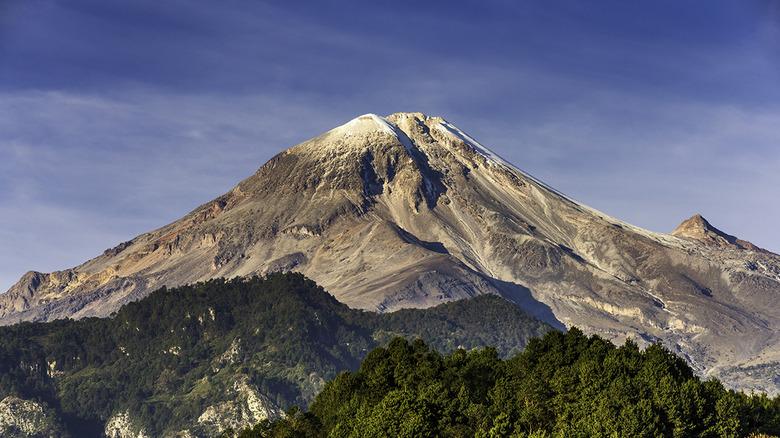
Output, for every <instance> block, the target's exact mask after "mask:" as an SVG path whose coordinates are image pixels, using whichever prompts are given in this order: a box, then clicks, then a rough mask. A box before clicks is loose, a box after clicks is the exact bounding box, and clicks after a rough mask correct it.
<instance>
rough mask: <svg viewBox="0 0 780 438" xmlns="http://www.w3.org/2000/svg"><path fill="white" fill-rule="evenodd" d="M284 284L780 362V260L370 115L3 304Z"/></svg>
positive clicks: (353, 302) (435, 133)
mask: <svg viewBox="0 0 780 438" xmlns="http://www.w3.org/2000/svg"><path fill="white" fill-rule="evenodd" d="M701 226H703V225H701ZM700 228H701V227H700ZM712 229H714V227H711V226H710V228H708V229H707V230H709V232H712V233H715V232H714V231H712ZM680 233H681V232H678V234H680ZM716 236H718V237H721V238H723V239H725V241H726V242H729V239H728V238H727V237H723V236H727V235H725V234H724V233H721V234H716ZM733 242H737V240H736V238H735V239H734V240H733ZM740 242H741V241H740ZM740 245H742V244H740ZM286 270H295V271H299V272H302V273H304V274H305V275H306V276H308V277H309V278H312V279H314V280H315V281H317V282H318V283H319V284H321V285H323V287H325V288H326V289H327V290H329V291H330V292H331V293H333V294H334V296H336V297H337V299H339V300H340V301H341V302H344V303H346V304H348V305H349V306H350V307H355V308H361V309H368V310H375V311H392V310H396V309H400V308H405V307H429V306H432V305H435V304H438V303H441V302H445V301H451V300H456V299H460V298H465V297H470V296H474V295H479V294H484V293H491V294H498V295H501V296H504V297H505V298H508V299H510V300H512V301H514V302H516V303H518V304H520V305H521V306H522V307H523V308H525V309H527V310H528V311H529V312H530V313H532V314H533V315H534V316H536V317H538V318H540V319H542V320H544V321H546V322H548V323H550V324H552V325H554V326H555V327H558V328H564V327H568V326H572V325H576V326H578V327H581V328H582V329H583V330H585V331H586V332H587V333H600V334H602V335H604V336H606V337H608V338H610V339H615V340H618V341H620V340H621V339H623V338H626V337H632V338H634V339H638V340H639V341H641V342H654V341H655V340H658V339H661V340H663V341H664V343H665V344H667V345H669V346H670V347H671V348H673V349H674V351H675V352H676V353H678V354H680V355H682V356H683V357H686V359H687V360H688V361H689V362H690V363H691V364H692V366H694V368H695V369H696V370H697V371H698V372H700V373H703V374H707V373H712V372H717V371H718V369H721V368H723V367H727V366H731V365H733V364H736V363H741V361H745V360H753V359H755V358H756V357H758V356H759V355H762V354H763V356H762V357H764V358H765V359H761V360H774V359H780V345H778V343H779V342H780V341H776V340H774V339H775V334H776V333H777V331H778V329H779V328H780V327H778V326H779V325H780V307H778V304H777V303H776V301H777V300H776V299H774V298H773V296H774V295H776V294H777V293H778V292H780V256H778V255H776V254H772V253H769V252H761V251H756V250H752V249H751V248H750V247H748V246H735V245H708V244H707V243H706V242H705V241H701V240H698V239H693V238H691V236H690V235H686V234H685V233H683V235H674V233H672V234H662V233H655V232H650V231H647V230H643V229H641V228H638V227H635V226H633V225H630V224H628V223H625V222H622V221H620V220H617V219H615V218H612V217H610V216H608V215H606V214H604V213H601V212H599V211H597V210H594V209H592V208H590V207H588V206H586V205H583V204H581V203H579V202H577V201H575V200H573V199H571V198H569V197H567V196H565V195H563V194H562V193H560V192H558V191H556V190H554V189H552V188H550V187H549V186H547V185H546V184H544V183H543V182H541V181H539V180H537V179H536V178H534V177H532V176H530V175H529V174H527V173H526V172H524V171H522V170H519V169H518V168H516V167H515V166H513V165H511V164H509V163H508V162H506V161H505V160H503V159H501V158H500V157H498V156H497V155H495V154H493V153H492V152H490V151H489V149H487V148H485V147H484V146H482V145H480V144H479V143H477V142H476V141H475V140H473V139H472V138H471V137H469V136H468V135H467V134H465V133H464V132H463V131H461V130H460V129H458V128H456V127H454V125H451V124H450V123H449V122H447V121H446V120H444V119H442V118H440V117H428V116H425V115H423V114H420V113H397V114H393V115H390V116H388V117H386V118H382V117H379V116H376V115H373V114H368V115H364V116H360V117H358V118H356V119H353V120H352V121H350V122H348V123H346V124H344V125H342V126H340V127H337V128H335V129H333V130H331V131H328V132H326V133H324V134H322V135H320V136H318V137H315V138H313V139H311V140H308V141H306V142H303V143H301V144H300V145H297V146H294V147H292V148H290V149H287V150H285V151H283V152H281V153H279V154H277V155H276V156H274V157H273V158H272V159H271V160H269V161H268V162H267V163H266V164H264V165H263V166H261V167H260V168H259V169H258V171H257V172H255V174H254V175H252V176H250V177H249V178H247V179H245V180H243V181H241V182H240V183H239V184H238V185H237V186H236V187H235V188H234V189H232V190H230V191H228V192H227V193H226V194H224V195H222V196H220V197H217V198H216V199H214V200H212V201H210V202H208V203H206V204H203V205H201V206H199V207H198V208H196V209H195V210H193V211H192V212H190V213H189V214H188V215H186V216H184V217H183V218H182V219H179V220H178V221H175V222H173V223H171V224H168V225H166V226H164V227H161V228H159V229H157V230H154V231H150V232H148V233H144V234H142V235H140V236H137V237H135V238H133V239H131V240H130V241H128V242H124V243H122V244H120V245H118V246H116V247H115V248H112V249H110V250H107V251H106V252H104V253H103V254H101V255H100V256H98V257H96V258H94V259H92V260H90V261H87V262H85V263H84V264H82V265H80V266H78V267H76V268H74V269H72V270H67V271H62V272H58V273H52V274H30V273H28V274H26V275H25V277H23V279H22V280H21V281H20V282H19V283H17V285H15V286H14V287H12V288H11V290H9V292H7V293H6V294H3V295H2V296H0V323H3V324H8V323H13V322H17V321H19V320H50V319H53V318H61V317H66V316H67V317H84V316H100V315H107V314H109V313H110V312H112V311H115V310H116V309H117V308H118V307H119V306H121V305H122V304H124V303H126V302H129V301H133V300H136V299H138V298H140V297H142V296H144V295H145V294H147V293H149V292H150V291H151V290H154V289H155V288H157V287H160V286H163V285H167V286H169V287H172V286H177V285H180V284H187V283H193V282H196V281H203V280H206V279H209V278H215V277H234V276H251V275H257V274H263V273H267V272H275V271H286ZM772 385H780V383H775V384H771V385H770V386H768V388H775V387H776V388H779V390H780V386H772Z"/></svg>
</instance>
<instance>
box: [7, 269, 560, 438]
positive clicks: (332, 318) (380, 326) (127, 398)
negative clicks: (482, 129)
mask: <svg viewBox="0 0 780 438" xmlns="http://www.w3.org/2000/svg"><path fill="white" fill-rule="evenodd" d="M549 329H550V327H549V326H548V325H546V324H544V323H541V322H540V321H538V320H536V319H534V318H533V317H531V316H529V315H527V314H525V313H524V312H523V311H522V310H521V309H520V308H519V307H517V306H515V305H514V304H512V303H510V302H508V301H505V300H503V299H501V298H499V297H495V296H480V297H476V298H474V299H471V300H464V301H460V302H453V303H448V304H444V305H442V306H439V307H436V308H432V309H426V310H407V311H403V312H402V313H392V314H376V313H373V312H363V311H359V310H353V309H349V308H348V307H347V306H345V305H344V304H341V303H339V302H338V301H337V300H335V299H334V298H333V297H332V296H331V295H329V294H328V293H327V292H325V291H324V290H323V289H322V288H321V287H319V286H317V285H316V284H315V283H314V282H313V281H311V280H308V279H306V278H305V277H304V276H302V275H300V274H295V273H288V274H271V275H268V276H266V277H264V278H258V277H256V278H252V279H233V280H223V279H220V280H211V281H208V282H205V283H198V284H195V285H190V286H183V287H178V288H174V289H165V288H163V289H160V290H158V291H155V292H154V293H152V294H151V295H149V296H148V297H146V298H145V299H143V300H141V301H138V302H134V303H130V304H127V305H126V306H124V307H123V308H122V309H120V310H119V311H118V312H117V313H116V314H115V315H112V317H110V318H88V319H83V320H78V321H73V320H60V321H54V322H50V323H22V324H19V325H14V326H8V327H0V400H1V399H3V398H5V397H6V396H8V395H13V396H17V397H19V398H22V399H26V400H34V401H37V402H39V403H41V404H43V405H44V406H45V407H46V408H47V409H49V410H50V412H52V413H53V414H54V415H55V416H57V417H59V418H62V422H63V430H64V431H66V432H67V433H68V434H70V435H71V436H79V437H90V436H96V437H97V436H102V434H103V427H104V426H105V422H106V421H107V420H108V419H109V418H110V417H111V416H112V415H114V414H116V413H119V412H126V411H128V412H129V413H130V416H131V418H132V419H133V420H134V421H137V422H138V423H139V424H142V425H143V427H144V428H145V430H146V433H147V434H148V435H150V436H162V435H164V434H165V433H170V432H171V431H177V430H182V429H185V428H186V429H189V430H190V431H191V432H192V433H194V434H195V435H196V436H213V435H215V433H212V432H213V431H210V430H208V429H207V428H203V427H201V426H199V425H198V424H197V420H198V418H199V416H200V415H201V414H202V413H203V412H204V411H205V410H206V408H208V407H209V406H215V405H217V404H218V403H221V402H225V401H231V397H235V393H234V392H233V393H231V391H230V388H232V387H233V386H234V383H235V382H236V378H237V377H238V376H240V377H241V378H243V379H245V380H246V381H247V382H249V383H250V384H251V385H252V386H253V387H256V388H257V389H258V390H259V391H260V393H262V394H263V395H264V396H266V397H267V398H268V399H269V400H270V402H271V403H273V404H275V405H276V406H278V407H279V408H281V409H287V408H289V407H290V406H293V405H297V406H304V407H305V406H308V405H309V403H311V401H312V400H313V399H314V397H315V395H316V394H317V393H318V392H319V391H320V390H321V389H322V385H323V383H324V382H325V381H326V380H330V379H333V378H335V377H336V376H337V375H338V374H339V372H341V371H344V370H357V369H358V368H359V367H360V363H361V361H362V360H363V359H364V358H365V357H366V355H367V354H368V352H369V351H371V350H372V349H373V348H374V347H376V346H378V345H386V344H387V342H389V341H390V340H391V339H392V338H393V337H394V336H396V335H403V336H408V337H412V338H414V337H419V338H422V339H424V340H425V341H426V342H429V343H431V344H432V345H435V346H437V348H439V349H440V350H441V351H442V353H445V354H446V353H451V352H453V351H456V350H457V349H458V348H459V347H463V348H469V349H470V348H473V347H476V346H484V345H496V346H497V349H498V351H499V352H500V355H502V357H507V356H508V355H510V354H513V353H514V352H516V351H517V350H518V349H521V348H522V347H523V346H524V345H525V343H526V342H527V340H528V339H530V338H531V337H532V336H539V335H542V334H543V333H545V332H546V331H547V330H549ZM218 432H219V431H216V433H218Z"/></svg>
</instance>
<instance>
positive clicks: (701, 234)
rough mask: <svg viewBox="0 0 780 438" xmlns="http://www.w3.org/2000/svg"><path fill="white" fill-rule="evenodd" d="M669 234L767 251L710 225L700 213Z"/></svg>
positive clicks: (727, 245) (725, 246)
mask: <svg viewBox="0 0 780 438" xmlns="http://www.w3.org/2000/svg"><path fill="white" fill-rule="evenodd" d="M670 234H671V235H672V236H677V237H682V238H685V239H691V240H696V241H698V242H701V243H703V244H705V245H707V246H712V247H721V248H734V249H744V250H748V251H756V252H764V253H767V252H768V251H767V250H765V249H762V248H759V247H757V246H756V245H753V244H752V243H750V242H748V241H746V240H741V239H737V238H736V237H734V236H732V235H729V234H726V233H724V232H723V231H720V230H719V229H717V228H715V227H713V226H712V225H710V223H709V222H707V219H704V218H703V217H702V216H701V215H700V214H697V215H695V216H693V217H691V218H690V219H688V220H686V221H684V222H683V223H681V224H680V226H678V227H677V228H676V229H675V230H674V231H672V232H671V233H670Z"/></svg>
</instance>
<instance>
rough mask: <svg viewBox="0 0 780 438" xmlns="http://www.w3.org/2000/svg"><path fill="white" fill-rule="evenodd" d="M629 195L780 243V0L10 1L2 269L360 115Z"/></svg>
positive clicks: (241, 174)
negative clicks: (398, 117) (443, 126)
mask: <svg viewBox="0 0 780 438" xmlns="http://www.w3.org/2000/svg"><path fill="white" fill-rule="evenodd" d="M398 111H420V112H424V113H426V114H429V115H440V116H443V117H444V118H446V119H447V120H448V121H450V122H451V123H453V124H455V125H456V126H458V127H459V128H460V129H462V130H464V131H466V132H468V133H469V134H470V135H471V136H472V137H474V138H475V139H477V140H478V141H480V142H481V143H482V144H484V145H485V146H487V147H489V148H490V149H492V150H493V151H495V152H496V153H498V154H499V155H501V156H502V157H504V158H505V159H507V160H508V161H510V162H512V163H514V164H515V165H516V166H518V167H519V168H521V169H523V170H525V171H527V172H529V173H531V174H532V175H534V176H536V177H537V178H539V179H541V180H543V181H545V182H546V183H548V184H549V185H551V186H553V187H555V188H557V189H558V190H560V191H562V192H564V193H566V194H568V195H569V196H572V197H573V198H575V199H577V200H579V201H580V202H583V203H585V204H588V205H590V206H592V207H594V208H596V209H599V210H601V211H603V212H605V213H607V214H609V215H611V216H614V217H616V218H619V219H622V220H625V221H627V222H630V223H632V224H635V225H638V226H641V227H643V228H647V229H650V230H653V231H659V232H669V231H671V230H673V229H674V228H675V227H676V226H677V225H678V224H679V223H680V222H682V221H683V220H685V219H687V218H688V217H690V216H692V215H694V214H696V213H701V214H702V215H704V216H705V217H706V218H707V219H709V221H710V222H711V223H713V225H715V226H716V227H718V228H720V229H722V230H723V231H725V232H728V233H730V234H734V235H736V236H738V237H740V238H743V239H746V240H750V241H752V242H753V243H755V244H757V245H759V246H761V247H764V248H767V249H769V250H772V251H774V252H780V228H779V227H778V216H780V196H778V189H780V171H779V170H780V147H779V145H780V3H778V2H777V1H769V0H763V1H757V0H756V1H744V0H743V1H736V0H735V1H719V0H715V1H706V2H705V1H689V2H680V1H663V0H662V1H653V2H634V1H624V0H623V1H616V0H613V1H599V2H581V1H563V0H562V1H555V2H550V1H499V0H496V1H490V0H488V1H479V2H476V1H469V2H466V1H451V2H447V3H446V4H435V3H434V2H419V1H415V2H411V1H395V2H365V1H364V2H346V1H316V2H314V1H288V2H262V1H238V0H236V1H219V2H218V1H186V2H185V1H180V0H169V1H166V2H159V1H135V0H128V1H121V2H119V1H105V0H94V1H92V0H67V1H66V0H48V1H47V0H40V1H29V0H5V1H2V2H0V291H2V290H6V289H7V288H8V287H10V286H11V285H12V284H13V283H14V282H16V281H17V280H18V279H19V277H21V275H22V274H23V273H24V272H26V271H28V270H38V271H43V272H50V271H53V270H61V269H67V268H70V267H74V266H76V265H78V264H80V263H82V262H84V261H86V260H87V259H89V258H92V257H94V256H97V255H98V254H100V253H101V252H102V251H103V250H104V249H106V248H109V247H112V246H114V245H116V244H117V243H119V242H122V241H125V240H129V239H130V238H132V237H134V236H136V235H138V234H140V233H142V232H145V231H149V230H151V229H154V228H157V227H159V226H162V225H164V224H167V223H169V222H171V221H173V220H175V219H178V218H179V217H181V216H183V215H185V214H186V213H188V212H189V211H191V210H192V209H194V208H195V207H196V206H198V205H200V204H202V203H204V202H206V201H208V200H210V199H212V198H214V197H216V196H218V195H220V194H222V193H225V192H226V191H228V190H229V189H231V188H232V187H233V186H235V185H236V184H237V183H238V182H239V181H240V180H242V179H244V178H246V177H248V176H250V175H251V174H252V173H253V172H254V171H255V170H256V169H257V168H258V167H260V166H261V165H262V164H263V163H264V162H265V161H266V160H268V159H269V158H270V157H271V156H273V155H274V154H276V153H278V152H281V151H282V150H284V149H286V148H288V147H291V146H294V145H295V144H297V143H300V142H302V141H304V140H307V139H309V138H312V137H314V136H316V135H318V134H321V133H322V132H325V131H327V130H329V129H331V128H333V127H335V126H338V125H341V124H343V123H345V122H347V121H349V120H350V119H352V118H354V117H356V116H359V115H361V114H365V113H376V114H379V115H388V114H391V113H394V112H398Z"/></svg>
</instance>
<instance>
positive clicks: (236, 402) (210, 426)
mask: <svg viewBox="0 0 780 438" xmlns="http://www.w3.org/2000/svg"><path fill="white" fill-rule="evenodd" d="M230 391H231V393H233V394H234V395H233V397H231V398H232V401H229V402H224V403H220V404H219V405H217V406H209V407H208V408H207V409H206V410H205V411H204V412H203V414H201V416H200V417H199V418H198V426H199V428H201V429H204V430H206V431H209V432H211V436H216V435H217V434H219V433H220V432H222V431H223V430H225V429H227V428H228V427H230V428H232V429H233V430H242V429H244V428H247V427H252V426H254V425H255V424H257V423H259V422H260V421H262V420H265V419H266V418H269V419H275V418H279V417H280V416H281V415H282V414H283V412H282V411H281V409H279V407H277V406H276V405H275V404H274V403H272V402H271V401H270V400H268V398H267V397H265V396H264V395H263V394H262V393H260V391H258V389H257V388H256V387H255V386H254V385H252V384H251V383H250V381H249V378H248V377H247V376H244V375H238V376H236V378H235V382H234V384H233V387H232V388H231V389H230Z"/></svg>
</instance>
